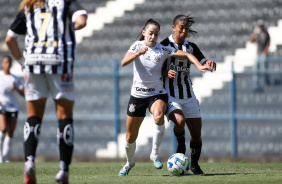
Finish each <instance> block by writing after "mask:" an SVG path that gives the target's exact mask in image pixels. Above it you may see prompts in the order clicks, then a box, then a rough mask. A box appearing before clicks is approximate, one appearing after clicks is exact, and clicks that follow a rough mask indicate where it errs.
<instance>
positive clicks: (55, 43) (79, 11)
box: [6, 0, 87, 184]
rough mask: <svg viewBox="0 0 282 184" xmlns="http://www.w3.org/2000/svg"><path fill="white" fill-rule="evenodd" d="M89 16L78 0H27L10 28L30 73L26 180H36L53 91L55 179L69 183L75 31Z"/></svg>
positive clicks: (12, 43)
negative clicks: (57, 166) (38, 152)
mask: <svg viewBox="0 0 282 184" xmlns="http://www.w3.org/2000/svg"><path fill="white" fill-rule="evenodd" d="M86 19H87V12H86V11H85V10H84V9H83V8H82V7H81V6H80V4H79V2H78V1H77V0H36V1H34V0H23V1H22V2H21V4H20V6H19V13H18V15H17V16H16V18H15V20H14V22H13V23H12V25H11V26H10V30H9V31H8V33H7V37H6V44H7V46H8V48H9V49H10V51H11V53H12V54H13V56H14V57H15V58H16V59H17V60H18V61H19V62H20V63H21V64H22V65H23V72H24V75H25V99H26V105H27V121H26V123H25V125H24V153H25V154H24V155H25V161H26V162H25V169H24V179H25V183H29V184H31V183H36V177H35V163H34V161H35V155H36V154H35V153H36V148H37V144H38V139H39V136H40V127H41V122H42V118H43V114H44V109H45V104H46V101H47V97H48V95H49V93H50V94H51V96H52V98H53V100H54V102H55V106H56V108H55V109H56V114H57V118H58V131H57V133H58V135H57V138H58V144H59V152H60V171H59V172H58V173H57V175H56V177H55V180H56V181H57V182H58V183H68V178H69V176H68V171H69V165H70V163H71V158H72V152H73V141H74V131H73V105H74V84H73V62H74V59H75V47H76V42H75V33H74V31H75V30H79V29H82V28H84V27H85V26H86ZM20 34H22V35H25V49H24V52H23V54H24V58H23V57H22V54H21V52H20V49H19V47H18V42H17V36H18V35H20Z"/></svg>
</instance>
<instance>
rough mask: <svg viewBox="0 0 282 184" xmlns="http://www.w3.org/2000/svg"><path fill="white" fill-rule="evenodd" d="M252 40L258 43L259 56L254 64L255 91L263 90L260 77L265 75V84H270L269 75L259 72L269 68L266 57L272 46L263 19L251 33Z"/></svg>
mask: <svg viewBox="0 0 282 184" xmlns="http://www.w3.org/2000/svg"><path fill="white" fill-rule="evenodd" d="M251 42H253V43H257V57H256V63H255V66H254V72H255V73H254V76H253V90H254V92H262V91H263V89H262V87H261V85H260V83H259V77H260V76H261V75H263V76H264V82H265V84H267V85H269V84H270V80H269V75H268V74H267V73H263V74H260V73H259V70H265V69H267V68H268V63H267V62H266V61H267V60H266V57H267V55H268V49H269V46H270V36H269V34H268V32H267V29H266V28H265V27H264V24H263V20H261V19H260V20H258V22H257V27H256V28H255V30H254V32H253V34H252V35H251Z"/></svg>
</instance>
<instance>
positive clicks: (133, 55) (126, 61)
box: [121, 47, 148, 66]
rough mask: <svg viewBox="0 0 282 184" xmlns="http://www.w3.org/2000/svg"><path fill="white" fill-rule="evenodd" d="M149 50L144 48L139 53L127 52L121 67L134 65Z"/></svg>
mask: <svg viewBox="0 0 282 184" xmlns="http://www.w3.org/2000/svg"><path fill="white" fill-rule="evenodd" d="M147 50H148V48H147V47H142V48H141V49H140V50H139V51H138V52H137V53H134V52H127V53H126V54H125V56H124V58H123V60H122V61H121V66H126V65H128V64H130V63H132V62H133V61H134V60H135V59H136V58H137V57H139V56H141V55H143V54H145V53H146V51H147Z"/></svg>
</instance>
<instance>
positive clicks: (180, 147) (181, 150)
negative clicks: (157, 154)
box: [176, 144, 186, 155]
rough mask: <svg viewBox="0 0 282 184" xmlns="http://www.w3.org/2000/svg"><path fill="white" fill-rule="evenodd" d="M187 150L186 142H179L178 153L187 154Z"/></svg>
mask: <svg viewBox="0 0 282 184" xmlns="http://www.w3.org/2000/svg"><path fill="white" fill-rule="evenodd" d="M185 152H186V145H185V144H178V145H177V149H176V153H183V154H184V155H185Z"/></svg>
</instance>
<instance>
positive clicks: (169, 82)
mask: <svg viewBox="0 0 282 184" xmlns="http://www.w3.org/2000/svg"><path fill="white" fill-rule="evenodd" d="M193 23H195V21H194V18H193V17H191V16H185V15H177V16H176V17H175V18H174V20H173V25H172V29H173V31H174V33H173V34H172V35H170V36H169V37H167V38H166V39H164V40H163V41H162V42H161V44H163V45H165V46H171V47H173V48H175V49H179V50H182V51H184V52H187V53H191V54H193V55H194V56H195V57H196V58H197V59H198V60H199V61H200V62H201V64H203V65H206V66H210V67H211V71H213V70H216V63H215V62H214V61H208V60H207V59H206V58H205V57H204V55H203V54H202V52H201V51H200V49H199V48H198V47H197V45H196V44H194V43H192V42H189V41H188V40H187V39H186V38H187V36H188V35H190V34H193V33H197V32H195V31H194V30H192V29H191V26H192V24H193ZM190 65H191V61H190V60H189V59H179V58H175V57H170V58H168V59H167V60H166V61H165V63H164V68H163V75H164V76H166V77H164V80H163V82H164V83H163V84H164V87H165V89H166V90H167V92H168V95H169V100H168V105H169V107H168V112H167V113H168V117H169V119H170V120H171V121H172V122H174V124H175V126H174V134H175V136H176V138H177V142H178V146H177V150H176V152H177V153H183V154H185V152H186V145H185V129H184V128H185V123H186V124H187V127H188V129H189V131H190V135H191V142H190V148H191V170H192V172H193V173H194V174H204V173H203V171H202V170H201V168H200V166H199V164H198V160H199V158H200V155H201V149H202V138H201V128H202V120H201V114H200V107H199V102H198V100H197V98H196V96H195V94H194V92H193V88H192V82H191V79H190V75H189V74H190Z"/></svg>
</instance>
